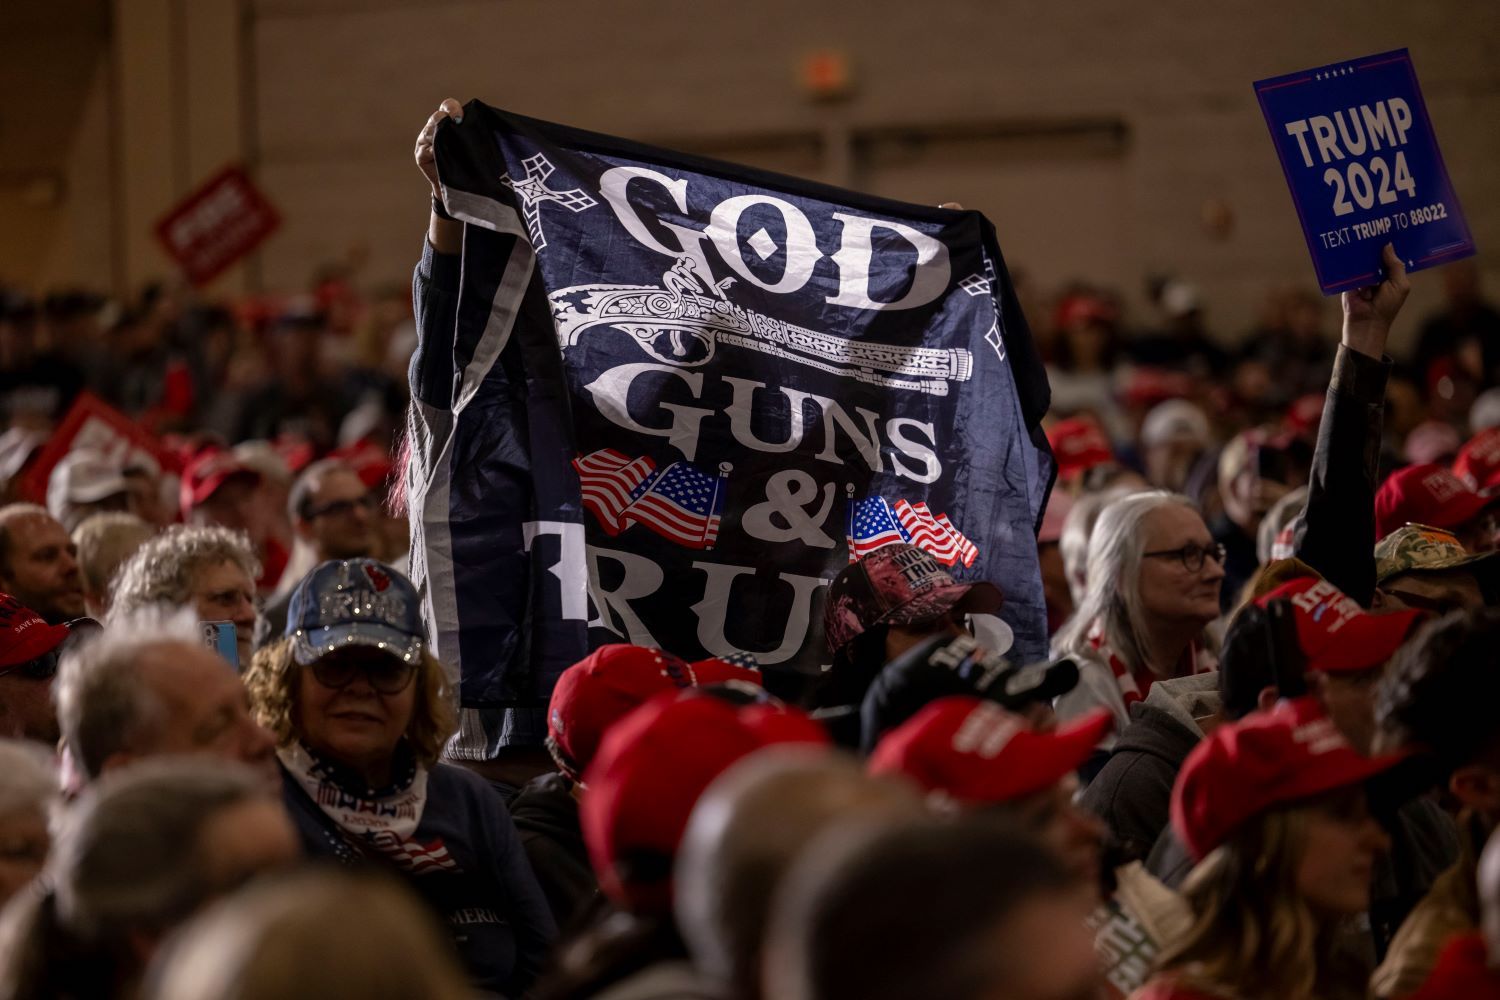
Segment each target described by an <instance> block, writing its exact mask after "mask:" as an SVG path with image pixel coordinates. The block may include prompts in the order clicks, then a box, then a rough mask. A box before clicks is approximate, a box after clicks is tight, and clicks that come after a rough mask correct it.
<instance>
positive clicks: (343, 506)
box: [303, 493, 376, 521]
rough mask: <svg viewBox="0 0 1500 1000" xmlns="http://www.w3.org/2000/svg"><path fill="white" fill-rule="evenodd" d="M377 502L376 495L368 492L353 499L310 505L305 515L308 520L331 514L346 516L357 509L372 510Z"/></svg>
mask: <svg viewBox="0 0 1500 1000" xmlns="http://www.w3.org/2000/svg"><path fill="white" fill-rule="evenodd" d="M375 503H376V500H375V497H374V495H373V494H370V493H366V494H365V495H364V496H362V497H355V498H354V499H353V500H330V501H328V503H325V504H323V505H322V506H320V507H309V508H308V509H307V513H306V514H304V515H303V517H304V519H305V520H308V521H311V520H314V519H316V518H319V517H325V516H329V515H331V516H333V517H346V516H348V515H349V514H352V513H354V511H356V510H362V511H365V512H369V511H372V510H374V509H375Z"/></svg>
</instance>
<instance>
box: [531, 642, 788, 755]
mask: <svg viewBox="0 0 1500 1000" xmlns="http://www.w3.org/2000/svg"><path fill="white" fill-rule="evenodd" d="M727 681H742V682H745V683H750V684H754V685H756V686H757V687H759V686H761V676H760V672H759V671H757V670H749V669H747V668H745V667H740V666H735V665H734V664H731V663H727V662H725V661H723V660H717V659H710V660H700V661H699V662H697V663H688V662H686V661H685V660H683V659H681V658H680V657H677V656H673V655H672V654H671V653H668V652H666V651H665V650H661V649H648V648H647V647H645V646H631V645H627V644H625V643H614V644H611V645H608V646H600V647H599V648H598V649H596V650H594V651H593V652H592V653H590V654H589V655H588V656H586V657H584V658H583V659H582V660H579V661H578V662H577V663H575V664H573V665H572V666H571V667H569V668H568V669H567V670H564V671H563V672H562V676H561V677H559V678H558V679H557V684H556V685H555V686H554V687H553V688H552V700H551V701H550V702H549V703H548V706H547V744H548V748H549V749H551V750H552V756H553V758H554V759H555V760H556V761H557V765H558V767H559V768H560V769H561V770H562V772H563V773H564V774H566V775H567V776H568V777H570V778H572V779H573V780H575V781H577V780H578V779H580V778H581V777H582V776H583V772H584V771H585V770H587V769H588V766H589V762H590V761H592V760H593V759H594V755H595V753H597V752H598V750H599V743H600V741H601V740H603V739H604V734H605V732H606V731H607V730H608V729H609V728H610V727H611V726H613V725H614V724H615V723H616V722H619V721H620V720H621V719H623V718H624V717H625V716H627V715H629V714H630V713H631V712H632V711H634V710H635V709H637V708H639V707H640V706H641V705H644V704H645V703H646V702H647V701H649V700H650V699H651V698H653V697H655V696H656V695H659V694H662V693H664V692H670V691H677V690H680V689H682V688H689V687H699V686H701V685H704V684H723V683H725V682H727Z"/></svg>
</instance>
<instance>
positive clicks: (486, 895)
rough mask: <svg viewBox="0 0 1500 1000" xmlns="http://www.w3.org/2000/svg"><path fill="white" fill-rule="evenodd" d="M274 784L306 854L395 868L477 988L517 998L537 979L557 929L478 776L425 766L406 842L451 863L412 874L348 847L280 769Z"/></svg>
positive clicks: (499, 808) (498, 806)
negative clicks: (422, 796) (421, 795)
mask: <svg viewBox="0 0 1500 1000" xmlns="http://www.w3.org/2000/svg"><path fill="white" fill-rule="evenodd" d="M282 777H283V781H282V791H283V798H284V800H285V802H286V806H287V812H288V813H289V814H290V815H291V817H292V822H293V823H294V824H295V826H296V827H297V830H298V832H299V833H300V834H301V837H302V845H303V848H304V849H305V850H306V851H307V853H308V856H309V857H313V858H317V857H329V856H332V857H334V858H336V859H338V860H340V861H342V862H344V863H346V864H369V865H375V866H380V867H389V868H390V869H391V870H395V871H398V872H399V874H400V875H401V876H402V878H403V880H404V881H405V882H406V884H407V885H409V886H410V887H411V888H412V889H413V890H415V891H416V892H417V894H418V895H419V896H421V898H422V899H423V900H424V901H426V903H427V904H428V905H429V906H430V907H431V908H432V910H433V912H434V913H435V914H436V915H437V917H438V920H439V922H440V923H441V924H442V925H443V926H444V927H446V928H447V929H448V931H449V933H450V934H452V936H453V940H454V943H455V945H456V946H457V948H458V953H459V957H460V958H461V959H462V960H463V963H464V966H465V967H466V969H467V970H468V973H469V978H470V981H471V982H472V983H473V984H474V986H475V987H476V988H478V989H480V990H485V991H489V992H491V993H498V994H500V995H501V996H521V995H522V994H523V993H525V991H526V990H527V988H528V987H529V986H530V985H531V983H533V982H534V981H535V980H536V977H537V974H538V972H540V971H541V968H542V964H543V963H544V962H545V961H546V959H547V956H548V953H549V951H550V949H551V946H552V941H553V938H555V937H556V935H557V928H556V925H555V924H554V922H553V920H552V912H551V911H550V910H549V909H548V907H547V901H546V899H545V898H544V897H543V896H542V892H541V890H540V889H539V888H538V887H537V883H536V879H535V878H534V877H533V876H532V874H531V868H530V866H529V865H528V864H527V863H526V855H525V853H524V852H523V851H522V850H521V844H520V841H519V838H518V837H517V835H516V828H515V825H514V824H513V823H512V822H511V819H510V816H509V815H508V814H507V813H506V811H505V805H504V803H502V802H501V801H500V797H499V795H497V794H496V793H495V791H494V790H493V789H491V788H490V786H489V784H488V783H486V782H485V780H484V779H483V778H481V777H480V776H479V775H477V774H474V773H473V772H471V771H466V770H464V769H463V768H461V767H454V766H452V765H450V764H437V765H435V766H434V767H432V768H431V770H430V771H429V772H428V780H427V802H426V807H425V808H424V809H423V810H422V815H421V818H420V819H419V821H418V823H417V828H416V832H415V833H414V834H413V840H415V841H417V842H418V843H420V844H421V845H423V846H424V847H425V848H427V849H428V850H429V851H441V852H445V856H446V858H448V859H451V864H450V865H446V866H445V867H443V868H439V869H436V870H426V871H424V872H421V873H410V872H406V871H403V870H400V869H397V868H396V867H395V865H393V864H391V863H390V862H388V861H385V860H384V859H382V858H379V857H378V856H375V855H373V854H371V853H370V852H368V851H365V850H361V849H359V848H358V847H355V846H352V845H351V844H350V842H349V840H348V839H347V837H345V836H344V835H343V834H342V833H341V832H340V830H339V828H338V827H337V825H335V824H334V823H333V821H332V820H331V819H329V818H328V816H327V815H326V814H325V813H324V812H323V810H322V809H321V808H319V806H318V804H317V803H316V802H314V801H313V800H312V799H311V798H309V797H308V794H307V793H306V792H305V791H303V789H302V786H301V785H299V784H298V782H297V779H296V778H294V777H292V776H291V774H289V773H287V772H286V771H285V770H283V774H282Z"/></svg>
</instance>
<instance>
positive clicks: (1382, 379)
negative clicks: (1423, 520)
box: [1292, 345, 1392, 607]
mask: <svg viewBox="0 0 1500 1000" xmlns="http://www.w3.org/2000/svg"><path fill="white" fill-rule="evenodd" d="M1391 367H1392V365H1391V359H1390V358H1381V359H1380V360H1378V361H1377V360H1375V359H1374V358H1371V357H1369V356H1368V355H1365V354H1361V353H1360V352H1358V351H1354V350H1350V349H1349V348H1347V347H1344V346H1342V345H1341V346H1340V347H1339V350H1338V355H1337V356H1336V357H1335V358H1334V362H1333V377H1332V378H1331V379H1330V380H1329V383H1328V396H1327V399H1326V400H1325V401H1324V403H1323V422H1322V423H1321V424H1320V425H1319V427H1318V444H1317V448H1316V450H1315V451H1314V453H1313V464H1312V475H1311V476H1310V477H1309V478H1308V484H1307V485H1308V493H1307V506H1306V507H1304V508H1303V509H1302V517H1301V519H1300V521H1299V523H1298V525H1297V528H1296V532H1295V535H1294V540H1293V546H1292V551H1293V553H1294V554H1295V555H1296V556H1297V558H1298V559H1301V560H1302V561H1303V562H1305V563H1307V564H1308V565H1309V566H1312V567H1313V568H1314V569H1316V570H1317V571H1318V572H1319V573H1321V574H1323V576H1324V577H1325V578H1326V579H1327V580H1328V581H1329V582H1330V583H1332V584H1333V585H1334V586H1336V587H1338V588H1339V589H1340V590H1342V591H1343V592H1344V593H1346V594H1348V595H1349V596H1350V597H1352V598H1354V599H1355V600H1356V601H1358V602H1359V603H1360V604H1361V605H1363V606H1365V607H1369V605H1370V602H1371V601H1372V600H1373V599H1374V597H1375V541H1376V539H1375V487H1376V486H1377V485H1378V484H1377V483H1376V481H1375V478H1376V475H1377V467H1378V464H1379V460H1380V437H1381V425H1382V423H1383V422H1384V419H1385V386H1386V381H1387V380H1388V379H1389V378H1390V374H1391Z"/></svg>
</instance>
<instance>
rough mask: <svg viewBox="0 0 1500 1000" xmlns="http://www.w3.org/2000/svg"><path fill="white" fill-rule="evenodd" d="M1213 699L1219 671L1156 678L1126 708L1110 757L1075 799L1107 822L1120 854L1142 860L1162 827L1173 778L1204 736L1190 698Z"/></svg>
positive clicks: (1128, 859) (1122, 856) (1174, 779)
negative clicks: (1124, 721) (1127, 717)
mask: <svg viewBox="0 0 1500 1000" xmlns="http://www.w3.org/2000/svg"><path fill="white" fill-rule="evenodd" d="M1205 697H1210V698H1212V700H1213V701H1214V702H1215V703H1217V697H1218V696H1217V675H1216V674H1195V675H1193V676H1191V677H1180V678H1173V679H1170V680H1164V681H1158V682H1157V683H1155V684H1153V685H1152V686H1151V691H1150V693H1149V694H1148V695H1147V696H1146V700H1145V701H1142V702H1137V703H1136V704H1134V705H1132V706H1131V708H1130V718H1131V721H1130V725H1128V726H1126V727H1125V729H1124V730H1123V731H1122V732H1121V733H1120V738H1119V739H1118V740H1117V741H1116V742H1115V745H1114V748H1113V749H1112V750H1111V751H1110V754H1109V759H1108V761H1106V762H1105V764H1104V767H1103V768H1102V769H1101V770H1100V771H1099V773H1098V775H1097V776H1096V777H1095V778H1094V780H1093V781H1091V782H1090V783H1089V786H1088V787H1087V788H1085V789H1084V790H1083V794H1082V795H1081V796H1080V798H1079V800H1078V801H1079V804H1080V805H1081V806H1083V808H1085V809H1087V810H1088V811H1089V812H1091V813H1093V814H1094V815H1096V816H1098V817H1099V818H1100V819H1102V820H1103V821H1104V824H1105V826H1107V827H1108V828H1109V832H1110V835H1111V838H1112V840H1113V842H1114V845H1115V848H1116V849H1117V850H1118V851H1119V852H1120V855H1119V857H1120V860H1121V861H1122V862H1128V861H1143V860H1145V858H1146V856H1147V855H1148V854H1150V853H1151V847H1152V845H1154V844H1155V843H1156V840H1157V838H1158V837H1159V836H1161V832H1162V830H1163V829H1165V828H1166V825H1167V818H1168V809H1169V804H1170V802H1171V800H1172V784H1173V782H1175V781H1176V780H1177V770H1178V768H1180V767H1181V766H1182V762H1183V760H1185V759H1186V758H1187V755H1188V752H1189V751H1190V750H1192V749H1193V747H1195V746H1197V745H1198V741H1199V740H1201V739H1202V738H1203V731H1202V730H1201V729H1199V728H1198V726H1197V724H1196V723H1195V722H1194V721H1193V720H1194V716H1195V715H1202V714H1205V713H1203V712H1202V711H1201V710H1197V711H1195V709H1196V708H1199V706H1196V705H1195V704H1194V702H1196V701H1197V700H1199V699H1203V698H1205Z"/></svg>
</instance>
